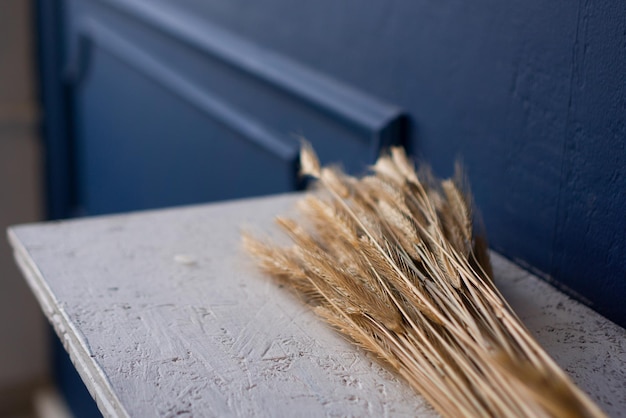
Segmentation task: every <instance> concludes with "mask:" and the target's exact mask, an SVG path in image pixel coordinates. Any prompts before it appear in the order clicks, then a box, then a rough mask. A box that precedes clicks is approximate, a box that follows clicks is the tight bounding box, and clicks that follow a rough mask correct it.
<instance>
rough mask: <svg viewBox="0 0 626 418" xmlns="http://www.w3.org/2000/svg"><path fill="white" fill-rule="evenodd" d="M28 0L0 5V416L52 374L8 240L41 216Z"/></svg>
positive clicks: (43, 335) (35, 310) (41, 328)
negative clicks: (16, 227)
mask: <svg viewBox="0 0 626 418" xmlns="http://www.w3.org/2000/svg"><path fill="white" fill-rule="evenodd" d="M31 30H32V18H31V9H30V1H27V0H1V1H0V230H1V231H2V235H1V238H2V239H0V416H4V415H6V414H9V413H15V412H17V411H18V410H19V409H20V408H22V407H23V405H24V404H25V402H26V401H27V400H28V399H29V398H30V396H31V394H30V393H29V390H30V388H33V387H34V386H36V385H38V384H40V382H42V381H43V380H44V379H45V377H46V375H47V361H46V360H47V358H46V356H47V342H48V341H47V340H48V336H47V329H46V326H45V323H44V320H43V317H42V315H41V313H40V310H39V307H38V305H37V303H36V302H35V300H34V298H33V296H32V294H31V293H30V291H29V289H28V288H27V286H26V284H25V282H24V280H23V279H22V277H21V275H20V274H19V273H18V271H17V268H16V267H15V263H14V261H13V258H12V255H11V252H10V249H9V246H8V244H7V242H6V238H5V237H4V231H5V229H6V227H7V226H8V225H11V224H15V223H23V222H31V221H34V220H38V219H40V218H41V215H42V209H41V207H42V198H41V196H42V193H41V177H40V175H41V156H40V154H41V146H40V141H39V138H38V137H37V134H36V127H35V126H36V125H35V122H36V114H37V112H36V105H35V85H34V77H33V68H32V63H33V54H34V50H33V46H32V37H33V34H32V33H31Z"/></svg>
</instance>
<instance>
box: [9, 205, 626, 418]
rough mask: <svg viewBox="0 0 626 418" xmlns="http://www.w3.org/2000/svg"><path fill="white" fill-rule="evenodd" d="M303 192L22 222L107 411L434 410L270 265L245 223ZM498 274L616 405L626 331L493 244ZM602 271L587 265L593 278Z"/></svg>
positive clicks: (536, 323)
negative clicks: (244, 242)
mask: <svg viewBox="0 0 626 418" xmlns="http://www.w3.org/2000/svg"><path fill="white" fill-rule="evenodd" d="M296 198H297V196H296V195H284V196H275V197H269V198H262V199H252V200H243V201H236V202H228V203H220V204H210V205H202V206H193V207H184V208H175V209H167V210H158V211H150V212H141V213H132V214H125V215H117V216H107V217H96V218H88V219H80V220H73V221H67V222H52V223H41V224H33V225H23V226H17V227H13V228H11V229H10V230H9V232H8V235H9V240H10V242H11V244H12V245H13V248H14V251H15V258H16V260H17V263H18V264H19V266H20V268H21V270H22V272H23V274H24V277H25V278H26V280H27V281H28V284H29V285H30V287H31V289H32V291H33V292H34V294H35V295H36V297H37V299H38V300H39V303H40V304H41V307H42V309H43V311H44V313H45V315H46V316H47V317H48V319H49V320H50V322H51V323H52V325H53V326H54V328H55V330H56V332H57V334H58V335H59V337H60V338H61V340H62V341H63V343H64V345H65V348H66V349H67V351H68V352H69V354H70V356H71V358H72V360H73V362H74V364H75V366H76V369H77V370H78V372H79V373H80V375H81V376H82V378H83V380H84V381H85V383H86V385H87V387H88V388H89V390H90V392H91V394H92V395H93V396H94V398H95V399H96V401H97V403H98V406H99V407H100V409H101V410H102V412H103V413H104V415H105V416H136V417H144V416H145V417H148V416H246V417H248V416H251V417H252V416H407V415H417V416H425V417H428V416H436V414H435V412H434V411H433V410H432V409H431V408H430V407H429V406H428V405H427V403H426V402H425V401H424V400H423V399H422V398H421V397H419V396H417V395H414V394H413V393H412V391H411V390H410V389H409V388H408V387H407V385H406V384H404V383H403V382H401V381H399V380H397V379H396V378H395V377H394V376H392V375H391V374H390V373H389V372H388V371H386V370H385V369H382V368H380V367H378V366H377V365H376V363H375V362H374V361H373V359H372V358H371V357H370V356H369V355H367V354H366V353H364V352H362V351H361V350H359V349H356V348H354V347H353V346H352V345H351V344H349V343H348V342H346V341H345V340H344V339H343V338H342V337H341V336H339V335H338V334H336V333H335V332H334V331H333V330H331V329H329V328H328V327H327V326H326V325H325V324H323V323H322V322H321V321H319V320H318V319H317V318H316V317H315V316H313V315H312V313H311V312H310V311H309V310H308V309H307V307H306V306H304V305H303V304H302V303H300V302H299V301H298V300H297V299H296V298H294V297H293V296H291V295H290V294H289V293H288V292H287V291H286V290H285V289H280V288H279V287H277V286H276V285H275V284H274V283H273V282H272V281H271V280H270V279H268V278H267V277H265V276H263V275H262V274H260V273H259V272H258V271H257V270H256V268H255V266H254V265H253V262H252V261H251V260H249V259H248V258H247V257H246V255H245V254H244V253H243V251H242V250H241V245H240V229H241V228H242V227H244V228H249V229H252V230H254V231H261V232H264V233H265V234H268V235H270V236H278V232H277V231H276V230H275V229H274V228H273V227H272V219H273V218H274V216H275V215H277V214H283V213H286V212H287V213H288V212H289V211H290V210H291V209H290V208H291V207H292V206H293V203H294V201H295V199H296ZM492 261H493V264H494V270H495V276H496V284H497V285H498V287H499V288H500V289H501V291H502V292H503V294H504V295H505V297H506V298H507V300H508V301H509V302H510V303H511V305H512V306H513V308H514V309H515V310H516V312H517V313H518V314H519V315H520V317H521V319H522V320H523V322H524V323H525V324H526V325H527V326H528V327H529V328H530V330H531V331H532V332H533V334H534V335H535V336H536V338H537V339H538V340H539V342H540V343H541V344H542V345H543V346H544V347H545V348H546V350H547V351H548V352H549V353H550V354H551V355H552V356H553V357H554V358H555V360H556V361H557V363H559V364H560V365H561V366H562V367H563V368H564V369H565V370H566V371H567V372H568V373H569V374H570V375H571V376H572V378H573V380H574V381H575V382H576V383H577V384H578V385H579V386H581V387H582V389H583V390H585V391H586V392H588V393H589V394H590V395H591V397H592V398H593V399H595V400H596V401H597V402H598V403H599V405H600V406H601V407H602V408H603V409H604V410H605V411H606V412H608V413H609V414H610V415H611V416H624V415H625V414H626V338H625V337H626V331H625V330H624V329H622V328H620V327H618V326H617V325H615V324H613V323H612V322H610V321H608V320H606V319H605V318H603V317H602V316H600V315H598V314H596V313H595V312H593V311H591V310H590V309H588V308H586V307H584V306H582V305H580V304H579V303H577V302H575V301H573V300H571V299H570V298H568V297H567V296H565V295H564V294H562V293H560V292H559V291H557V290H555V289H554V288H553V287H551V286H550V285H548V284H546V283H545V282H543V281H540V280H538V279H537V278H536V277H534V276H533V275H531V274H529V273H527V272H526V271H524V270H522V269H520V268H519V267H517V266H516V265H514V264H512V263H510V262H509V261H506V260H505V259H504V258H502V257H500V256H498V255H497V254H495V253H492ZM590 279H591V278H590Z"/></svg>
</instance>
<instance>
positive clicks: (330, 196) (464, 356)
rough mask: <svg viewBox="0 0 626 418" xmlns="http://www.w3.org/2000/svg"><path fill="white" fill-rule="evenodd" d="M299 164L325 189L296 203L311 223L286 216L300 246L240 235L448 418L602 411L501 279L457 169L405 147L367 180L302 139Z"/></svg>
mask: <svg viewBox="0 0 626 418" xmlns="http://www.w3.org/2000/svg"><path fill="white" fill-rule="evenodd" d="M301 167H302V172H303V174H305V175H309V176H312V177H314V178H316V179H317V180H318V183H319V185H321V188H320V189H321V190H320V191H318V193H317V194H315V195H314V194H310V195H308V196H306V197H305V198H304V199H303V200H302V201H301V202H300V205H299V206H300V209H301V211H302V213H303V215H304V218H305V219H306V221H307V222H306V223H305V225H306V227H304V226H302V225H301V224H299V223H297V222H295V221H293V220H288V219H283V218H278V224H279V225H280V227H281V228H283V229H284V230H285V231H286V233H287V234H288V235H289V236H290V237H291V239H292V240H293V245H292V246H291V247H287V248H282V247H278V246H275V245H273V244H268V243H264V242H262V241H259V240H257V239H255V238H253V237H251V236H249V235H245V236H244V244H245V247H246V248H247V250H248V251H249V252H250V253H251V254H252V255H253V256H254V257H255V258H256V259H257V260H258V261H259V263H260V266H261V267H262V268H263V270H264V271H266V272H267V273H269V274H270V275H272V276H273V277H275V278H276V279H278V280H280V281H281V282H282V283H284V284H286V285H287V286H288V287H289V288H290V289H291V290H292V291H294V292H295V293H296V294H298V295H299V296H301V297H302V298H303V299H304V300H305V301H306V302H307V303H309V304H310V305H311V306H312V307H313V309H314V311H315V312H316V313H317V314H318V315H319V316H320V317H322V318H324V319H325V320H326V321H327V322H328V323H330V324H331V325H332V326H334V327H335V328H336V329H337V330H339V331H340V332H341V333H343V334H345V335H347V336H348V337H350V338H351V339H352V340H353V341H354V342H355V343H357V344H358V345H359V346H361V347H363V348H364V349H366V350H368V351H370V352H372V353H374V354H375V355H376V356H377V357H378V358H379V359H380V360H381V361H382V362H384V363H386V364H387V365H388V366H389V367H391V368H392V369H394V370H395V371H397V373H398V374H399V375H400V376H402V377H403V378H404V379H406V381H407V382H408V383H409V384H410V385H411V386H412V387H413V388H414V389H415V390H417V391H418V392H419V393H421V394H422V395H423V396H424V397H425V398H426V399H427V400H428V401H429V402H430V403H431V404H432V405H433V406H434V407H435V408H436V409H437V411H439V412H440V413H441V414H442V415H443V416H448V417H460V416H495V417H505V416H506V417H509V416H527V417H531V416H532V417H544V416H545V417H601V416H604V414H603V413H602V411H601V410H600V409H599V408H598V407H597V406H596V405H595V404H594V403H593V402H592V401H591V400H590V399H589V398H588V397H587V396H586V395H585V394H584V393H583V392H582V391H581V390H579V389H578V388H577V387H576V386H575V385H574V384H573V383H572V382H571V381H570V380H569V378H568V377H567V376H566V375H565V373H564V372H563V371H562V370H561V369H560V368H559V367H558V366H557V365H556V364H555V363H554V362H553V361H552V360H551V359H550V358H549V357H548V355H547V354H546V353H545V352H544V351H543V350H542V348H541V347H540V346H539V345H538V343H537V342H536V341H535V340H534V339H533V338H532V337H531V336H530V334H529V333H528V331H527V330H526V329H525V327H524V326H523V325H522V324H521V322H520V321H519V319H518V318H517V317H516V315H515V314H514V313H513V311H512V310H511V308H510V307H509V306H508V304H507V303H506V301H505V300H504V299H503V297H502V295H501V294H500V293H499V292H498V290H497V289H496V287H495V286H494V284H493V282H492V277H491V267H490V264H489V256H488V253H487V246H486V241H485V240H484V239H483V238H480V237H478V236H477V235H476V234H475V233H474V231H473V228H472V214H471V207H472V204H471V200H470V198H469V194H468V193H464V192H463V188H462V186H461V185H460V181H459V180H458V179H460V178H461V177H460V176H457V181H452V180H444V181H436V180H434V179H433V177H432V176H431V175H430V174H428V173H424V174H422V175H418V174H417V173H416V172H415V169H414V167H413V165H412V164H411V163H410V162H409V159H408V158H407V156H406V155H405V153H404V151H403V150H402V149H401V148H392V149H391V152H390V154H389V155H383V156H381V157H380V158H379V160H378V161H377V162H376V164H375V165H374V167H373V173H374V174H373V175H371V176H366V177H364V178H360V179H357V178H353V177H350V176H347V175H345V174H344V173H342V172H341V171H340V170H337V169H333V168H326V167H321V166H320V164H319V161H318V159H317V156H316V155H315V154H314V152H313V150H312V149H311V148H310V146H308V145H306V144H305V145H304V146H303V149H302V153H301Z"/></svg>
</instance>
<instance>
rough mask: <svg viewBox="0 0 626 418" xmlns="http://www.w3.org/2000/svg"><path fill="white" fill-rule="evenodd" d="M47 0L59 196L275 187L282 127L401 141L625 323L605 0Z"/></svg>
mask: <svg viewBox="0 0 626 418" xmlns="http://www.w3.org/2000/svg"><path fill="white" fill-rule="evenodd" d="M62 3H64V4H65V6H66V16H65V22H64V24H63V26H64V37H65V39H66V42H65V44H64V45H63V48H64V49H65V51H64V52H63V58H62V61H63V63H64V64H63V65H64V74H65V76H66V81H67V82H68V89H69V96H70V103H71V108H72V109H73V112H72V114H71V117H70V118H68V119H69V120H70V122H69V125H70V127H69V130H70V132H71V136H72V141H73V142H72V144H73V145H72V146H71V147H70V148H71V151H72V152H73V153H74V154H75V156H74V157H75V162H76V165H75V168H76V169H75V173H74V174H73V178H72V184H73V185H74V186H73V187H74V191H73V194H72V195H73V196H75V198H74V199H75V202H74V204H75V206H77V207H76V208H74V209H73V210H78V211H82V212H83V213H88V214H92V213H105V212H116V211H123V210H131V209H140V208H146V207H155V206H164V205H172V204H182V203H191V202H196V201H210V200H216V199H223V198H233V197H238V196H243V195H254V194H264V193H273V192H277V191H282V190H289V189H293V188H294V187H297V184H296V183H295V182H294V181H293V177H292V176H293V174H294V172H295V150H296V149H297V140H296V139H295V138H294V137H293V135H292V134H294V133H295V134H303V135H305V136H307V137H308V138H309V139H311V140H312V141H313V142H314V144H316V146H317V147H319V149H320V150H321V153H322V157H323V158H324V159H325V160H326V161H330V160H341V161H343V163H344V165H346V166H347V167H348V168H349V169H351V170H352V171H358V170H362V167H363V164H364V163H367V162H370V161H372V159H373V155H374V153H375V152H376V151H377V150H379V149H380V148H381V147H382V146H384V145H385V144H389V143H402V142H404V143H405V144H406V145H408V147H409V149H410V150H411V152H412V153H413V155H415V156H417V157H419V158H420V159H422V160H424V161H427V162H428V163H430V164H431V165H432V166H433V167H434V169H435V171H436V172H437V173H438V174H439V175H448V174H450V173H451V171H452V167H453V162H454V160H455V159H456V158H457V157H460V158H462V159H463V161H464V162H465V165H466V166H467V169H468V172H469V176H470V181H471V183H472V185H473V189H474V193H475V196H476V201H477V204H478V206H479V208H480V210H481V212H482V215H483V218H484V220H485V223H486V226H487V231H488V233H489V237H490V240H491V244H492V245H493V246H494V247H495V248H496V249H497V250H499V251H500V252H502V253H503V254H505V255H506V256H508V257H509V258H511V259H514V260H517V261H518V262H520V263H522V264H523V265H525V266H527V267H528V268H529V269H532V270H534V271H536V272H538V273H539V274H541V275H542V276H544V277H545V278H547V279H549V280H551V281H553V282H554V283H556V284H557V285H558V286H561V287H562V288H564V289H566V290H567V291H569V292H570V293H571V294H573V295H575V296H576V297H577V298H579V299H580V300H582V301H584V302H585V303H587V304H589V305H591V306H592V307H593V308H594V309H597V310H598V311H599V312H601V313H603V314H604V315H606V316H608V317H609V318H611V319H613V320H614V321H616V322H618V323H620V324H621V325H626V308H625V307H624V306H623V304H622V298H623V296H624V295H625V294H626V216H624V215H625V210H624V208H625V207H626V196H625V188H626V187H625V186H626V176H625V175H626V152H625V150H624V140H625V134H626V132H625V131H626V124H625V122H626V112H625V111H626V77H625V74H626V5H625V4H624V3H623V2H621V1H608V0H593V1H580V2H578V3H577V4H573V3H572V2H571V1H555V2H545V1H539V0H524V1H510V2H497V1H485V0H478V1H473V2H467V1H445V0H443V1H442V0H438V1H434V0H419V1H417V0H402V1H400V0H397V1H392V0H387V1H379V2H373V1H371V2H367V3H366V4H364V2H363V0H342V1H336V0H317V1H308V2H302V1H299V2H294V1H292V0H263V1H257V2H250V1H244V0H229V1H218V0H179V1H177V2H166V1H157V0H152V1H148V0H133V1H121V0H73V1H65V2H62ZM405 116H406V119H405V118H404V117H405ZM407 121H408V123H405V122H407ZM236 155H239V156H240V157H239V158H238V157H235V156H236ZM207 162H210V164H207ZM257 173H263V176H260V175H257ZM216 178H218V179H220V181H218V182H215V184H212V183H211V182H212V181H213V180H212V179H216ZM227 179H230V183H228V181H229V180H227Z"/></svg>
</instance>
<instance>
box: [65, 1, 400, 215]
mask: <svg viewBox="0 0 626 418" xmlns="http://www.w3.org/2000/svg"><path fill="white" fill-rule="evenodd" d="M68 6H69V12H68V25H67V35H66V38H67V45H66V48H67V51H68V56H67V59H66V63H67V68H66V74H67V77H68V81H69V83H70V85H71V91H72V94H73V105H74V114H73V116H74V122H73V124H74V128H73V134H74V142H75V144H76V145H75V152H76V161H77V173H76V182H77V187H78V191H77V193H78V203H79V205H80V211H82V213H85V214H100V213H110V212H119V211H127V210H136V209H145V208H151V207H158V206H171V205H179V204H186V203H194V202H208V201H213V200H221V199H232V198H237V197H244V196H253V195H261V194H270V193H278V192H284V191H289V190H295V189H296V188H297V187H298V186H299V184H300V183H299V180H298V178H297V153H298V147H299V136H305V137H307V138H309V139H310V140H311V141H312V142H313V143H314V144H315V146H316V148H318V149H319V150H320V154H321V156H322V158H323V159H325V160H327V161H328V160H330V161H342V162H343V163H344V165H345V167H346V168H347V169H348V170H350V171H363V170H364V168H365V166H366V164H368V163H371V162H373V160H374V158H375V156H376V155H377V154H378V152H379V151H380V149H381V148H382V147H383V146H385V145H389V144H392V143H400V142H402V140H403V134H404V131H403V130H402V127H403V115H402V112H401V111H400V109H399V108H398V107H396V106H393V105H390V104H387V103H384V102H383V101H381V100H378V99H376V98H374V97H372V96H370V95H368V94H366V93H362V92H359V91H357V90H356V89H353V88H351V87H350V86H348V85H346V84H344V83H341V82H338V81H336V80H333V79H332V78H330V77H327V76H325V75H324V74H321V73H319V72H317V71H315V70H313V69H310V68H307V67H305V66H303V65H300V64H298V63H297V62H295V61H293V60H290V59H288V58H286V57H281V56H279V55H277V54H274V53H272V52H271V51H267V50H265V49H263V48H260V47H258V46H256V45H255V44H254V43H252V42H249V41H247V40H245V39H242V38H240V37H238V36H236V35H233V34H230V33H228V32H226V31H223V30H221V29H220V28H218V27H215V26H214V25H211V24H210V23H208V22H205V21H199V22H198V21H194V19H193V17H191V16H189V15H188V14H181V13H180V11H176V10H172V11H165V12H164V11H160V9H155V8H153V7H147V6H146V3H145V2H120V1H91V2H90V1H74V2H70V3H68Z"/></svg>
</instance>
